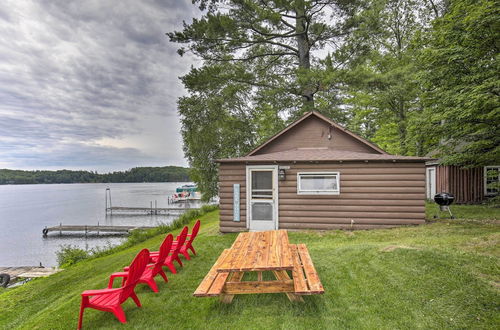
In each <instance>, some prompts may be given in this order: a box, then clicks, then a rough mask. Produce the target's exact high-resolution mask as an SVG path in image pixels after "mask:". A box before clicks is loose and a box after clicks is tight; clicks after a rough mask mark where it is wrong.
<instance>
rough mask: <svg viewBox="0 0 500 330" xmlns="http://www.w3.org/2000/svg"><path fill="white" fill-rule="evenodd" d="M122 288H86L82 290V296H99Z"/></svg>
mask: <svg viewBox="0 0 500 330" xmlns="http://www.w3.org/2000/svg"><path fill="white" fill-rule="evenodd" d="M120 290H121V288H116V289H100V290H85V291H83V292H82V297H89V296H97V295H100V294H109V293H113V292H116V291H120Z"/></svg>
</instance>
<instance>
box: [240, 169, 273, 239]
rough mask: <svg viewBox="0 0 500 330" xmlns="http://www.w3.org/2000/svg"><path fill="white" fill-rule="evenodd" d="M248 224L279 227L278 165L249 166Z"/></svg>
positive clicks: (256, 229)
mask: <svg viewBox="0 0 500 330" xmlns="http://www.w3.org/2000/svg"><path fill="white" fill-rule="evenodd" d="M247 226H248V229H250V230H252V231H260V230H275V229H278V166H273V165H255V166H247Z"/></svg>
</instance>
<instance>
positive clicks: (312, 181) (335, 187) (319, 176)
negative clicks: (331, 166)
mask: <svg viewBox="0 0 500 330" xmlns="http://www.w3.org/2000/svg"><path fill="white" fill-rule="evenodd" d="M297 179H298V182H297V186H298V187H297V188H298V189H297V192H298V193H299V194H308V193H310V194H338V193H339V174H338V173H337V172H332V173H299V174H298V177H297Z"/></svg>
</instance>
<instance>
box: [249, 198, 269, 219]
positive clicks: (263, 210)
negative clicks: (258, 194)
mask: <svg viewBox="0 0 500 330" xmlns="http://www.w3.org/2000/svg"><path fill="white" fill-rule="evenodd" d="M252 220H269V221H272V220H273V205H272V203H262V202H257V203H253V204H252Z"/></svg>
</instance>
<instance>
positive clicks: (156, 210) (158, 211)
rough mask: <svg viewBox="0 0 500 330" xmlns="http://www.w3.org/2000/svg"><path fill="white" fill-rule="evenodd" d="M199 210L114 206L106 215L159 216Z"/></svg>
mask: <svg viewBox="0 0 500 330" xmlns="http://www.w3.org/2000/svg"><path fill="white" fill-rule="evenodd" d="M198 209H199V208H190V207H130V206H112V207H107V208H106V213H111V214H113V213H120V214H126V213H128V214H137V213H143V214H149V215H153V214H155V215H157V214H163V215H166V214H170V213H175V214H178V213H182V212H186V211H187V210H198Z"/></svg>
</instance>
